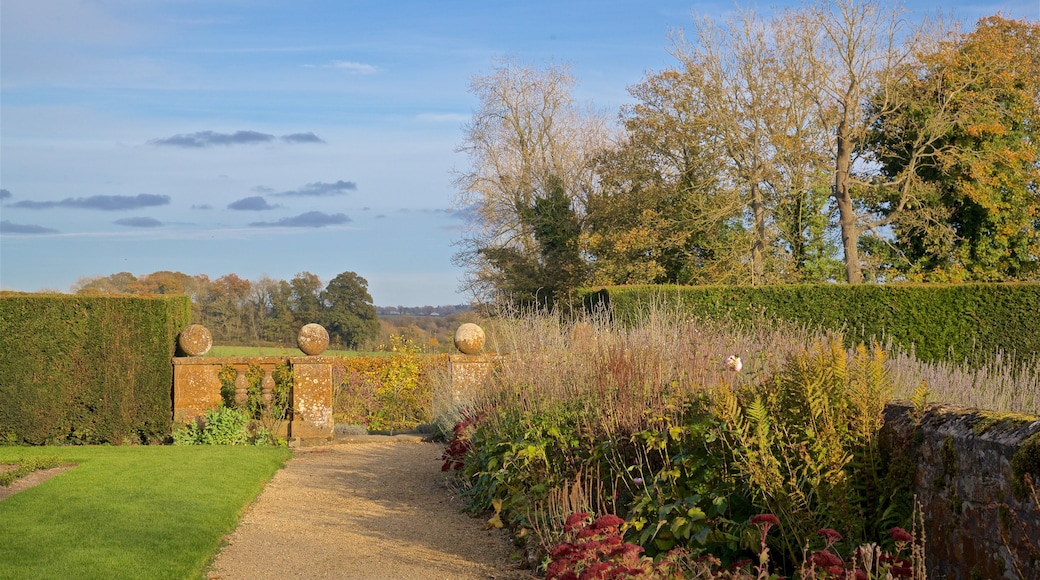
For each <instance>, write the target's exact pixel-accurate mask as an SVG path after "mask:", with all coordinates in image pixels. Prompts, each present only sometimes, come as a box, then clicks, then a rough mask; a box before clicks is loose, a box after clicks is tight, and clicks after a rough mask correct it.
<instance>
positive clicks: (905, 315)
mask: <svg viewBox="0 0 1040 580" xmlns="http://www.w3.org/2000/svg"><path fill="white" fill-rule="evenodd" d="M584 300H585V302H586V303H588V304H590V305H593V304H602V303H603V302H606V303H608V304H609V306H610V309H611V310H612V312H614V313H615V314H616V315H617V316H618V317H619V318H620V319H622V320H627V321H638V320H641V319H642V318H643V317H644V316H645V314H646V312H647V311H648V310H649V309H652V308H654V305H655V304H657V303H660V302H662V301H666V302H671V303H674V304H677V305H681V308H682V309H683V310H684V311H685V312H686V313H689V314H692V315H695V316H700V317H704V318H715V319H727V320H734V321H741V322H744V323H755V322H757V321H758V320H759V319H761V318H763V317H765V318H767V319H776V320H785V321H788V322H790V323H792V324H796V325H797V324H800V325H806V326H808V327H811V328H814V329H821V330H828V329H829V330H840V331H843V332H844V333H845V336H846V339H847V340H848V341H849V343H848V344H846V346H853V345H854V344H855V343H870V342H871V341H872V340H885V341H891V342H892V344H893V345H894V346H895V347H897V348H899V349H901V350H903V351H906V352H911V351H912V352H913V353H914V354H915V356H916V357H917V358H919V359H921V360H924V361H929V362H936V361H951V362H955V363H961V362H968V363H970V364H972V365H979V364H983V363H985V362H986V361H988V360H992V358H993V357H995V356H997V355H998V354H1000V355H1002V356H1004V357H1005V358H1006V357H1013V358H1015V359H1016V360H1017V361H1018V362H1019V364H1026V365H1028V364H1030V363H1031V362H1032V359H1031V358H1030V357H1031V356H1033V357H1035V353H1037V352H1040V325H1037V324H1036V323H1035V319H1036V313H1037V312H1040V282H1015V283H1000V284H997V283H989V284H812V285H810V284H804V285H799V284H783V285H774V286H744V287H741V286H697V287H693V286H670V285H653V286H624V287H614V288H608V289H603V290H599V291H597V292H588V293H586V295H585V296H584ZM980 345H986V346H987V348H988V349H989V350H985V351H984V350H982V349H981V348H980ZM1034 364H1035V363H1034Z"/></svg>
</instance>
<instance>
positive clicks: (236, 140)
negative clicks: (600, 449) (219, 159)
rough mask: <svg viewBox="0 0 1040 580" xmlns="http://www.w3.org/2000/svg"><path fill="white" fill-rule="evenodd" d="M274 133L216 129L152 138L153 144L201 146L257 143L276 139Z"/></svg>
mask: <svg viewBox="0 0 1040 580" xmlns="http://www.w3.org/2000/svg"><path fill="white" fill-rule="evenodd" d="M274 139H275V137H274V135H268V134H267V133H260V132H258V131H235V132H234V133H217V132H216V131H199V132H197V133H180V134H177V135H174V136H172V137H166V138H163V139H152V140H151V141H149V143H151V144H152V145H161V146H167V147H188V148H201V147H212V146H214V145H224V146H231V145H256V144H258V143H270V142H271V141H274Z"/></svg>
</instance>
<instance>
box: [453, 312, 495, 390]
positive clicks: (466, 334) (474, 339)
mask: <svg viewBox="0 0 1040 580" xmlns="http://www.w3.org/2000/svg"><path fill="white" fill-rule="evenodd" d="M485 341H486V337H485V335H484V329H483V328H481V327H480V326H478V325H476V324H473V323H472V322H467V323H465V324H463V325H461V326H459V328H458V329H457V330H456V331H455V348H457V349H458V350H459V352H460V353H462V354H453V355H451V356H449V357H448V373H449V376H450V377H451V396H452V400H453V401H454V402H456V403H466V402H468V401H469V400H471V399H472V398H473V396H474V394H475V391H477V390H479V389H480V387H481V385H483V383H484V381H485V380H486V379H487V378H488V377H489V376H490V375H491V371H492V370H493V369H494V361H495V360H496V359H497V358H498V357H492V356H489V355H486V354H483V350H484V343H485Z"/></svg>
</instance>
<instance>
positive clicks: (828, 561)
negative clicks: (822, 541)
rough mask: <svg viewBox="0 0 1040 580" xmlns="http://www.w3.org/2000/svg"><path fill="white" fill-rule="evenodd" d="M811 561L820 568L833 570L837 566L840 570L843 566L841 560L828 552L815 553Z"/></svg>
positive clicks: (810, 558) (810, 557)
mask: <svg viewBox="0 0 1040 580" xmlns="http://www.w3.org/2000/svg"><path fill="white" fill-rule="evenodd" d="M809 561H810V562H812V563H813V564H814V565H815V566H818V567H820V568H833V567H835V566H837V567H839V568H840V567H841V564H842V562H841V558H839V557H837V556H835V555H834V554H832V553H830V552H828V551H826V550H819V551H816V552H813V553H812V556H809Z"/></svg>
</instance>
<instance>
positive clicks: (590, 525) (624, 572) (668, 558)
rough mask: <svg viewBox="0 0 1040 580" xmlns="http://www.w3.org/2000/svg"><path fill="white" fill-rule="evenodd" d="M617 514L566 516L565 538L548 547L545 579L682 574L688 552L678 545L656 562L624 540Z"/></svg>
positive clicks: (589, 579) (577, 579) (591, 579)
mask: <svg viewBox="0 0 1040 580" xmlns="http://www.w3.org/2000/svg"><path fill="white" fill-rule="evenodd" d="M624 523H625V520H623V519H621V518H619V517H617V516H615V515H609V514H608V515H604V516H600V517H598V518H595V519H593V517H592V515H591V514H587V513H576V514H572V515H571V516H570V517H568V518H567V521H566V523H565V526H564V529H563V540H564V541H563V542H561V543H559V544H557V545H556V546H555V547H553V548H552V550H550V551H549V559H550V560H549V564H548V566H547V567H546V571H545V578H546V580H593V579H597V580H598V579H606V578H631V577H642V578H682V577H683V574H682V566H681V563H682V561H683V560H684V559H685V557H686V554H685V552H683V551H682V550H680V549H675V550H672V551H670V552H668V554H666V555H665V557H664V558H662V559H661V560H659V561H657V562H654V561H653V560H651V559H650V558H647V557H646V556H643V548H642V547H640V546H637V545H635V544H629V543H627V542H625V541H624V540H623V539H622V537H621V525H622V524H624Z"/></svg>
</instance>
